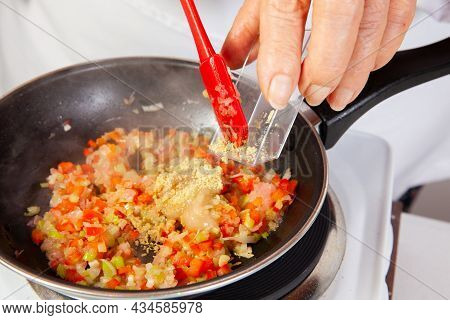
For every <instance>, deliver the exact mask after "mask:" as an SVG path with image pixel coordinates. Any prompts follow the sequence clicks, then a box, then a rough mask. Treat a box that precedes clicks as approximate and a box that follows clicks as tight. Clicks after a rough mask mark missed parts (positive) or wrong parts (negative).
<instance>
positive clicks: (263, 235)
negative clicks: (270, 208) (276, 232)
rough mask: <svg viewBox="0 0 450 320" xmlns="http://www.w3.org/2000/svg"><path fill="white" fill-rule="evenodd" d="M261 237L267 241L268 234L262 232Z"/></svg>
mask: <svg viewBox="0 0 450 320" xmlns="http://www.w3.org/2000/svg"><path fill="white" fill-rule="evenodd" d="M261 237H263V238H264V239H267V238H268V237H269V233H268V232H263V233H262V234H261Z"/></svg>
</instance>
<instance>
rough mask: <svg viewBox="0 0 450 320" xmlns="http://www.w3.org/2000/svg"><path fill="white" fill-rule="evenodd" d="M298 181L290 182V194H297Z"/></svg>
mask: <svg viewBox="0 0 450 320" xmlns="http://www.w3.org/2000/svg"><path fill="white" fill-rule="evenodd" d="M297 183H298V182H297V180H291V181H289V185H288V187H287V191H288V192H289V193H291V194H292V193H294V192H295V189H296V188H297Z"/></svg>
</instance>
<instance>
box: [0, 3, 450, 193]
mask: <svg viewBox="0 0 450 320" xmlns="http://www.w3.org/2000/svg"><path fill="white" fill-rule="evenodd" d="M2 2H3V3H4V4H1V3H0V92H1V93H4V92H6V91H8V90H10V89H11V88H13V87H15V86H17V85H19V84H20V83H22V82H24V81H27V80H29V79H32V78H33V77H35V76H37V75H40V74H42V73H45V72H48V71H50V70H54V69H57V68H60V67H63V66H67V65H70V64H74V63H79V62H85V61H86V60H95V59H102V58H110V57H119V56H142V55H147V56H172V57H181V58H189V59H196V51H195V48H194V44H193V41H192V38H191V36H190V33H189V30H188V27H187V24H186V22H185V18H184V16H183V13H182V10H181V7H180V5H179V1H178V0H64V1H61V0H2ZM445 2H446V0H423V1H419V10H418V11H417V14H416V17H415V20H414V23H413V25H414V24H417V25H415V26H414V27H413V28H412V29H411V30H410V31H409V32H408V33H407V36H406V39H405V42H404V44H403V46H402V48H411V47H417V46H421V45H425V44H427V43H432V42H434V41H437V40H440V39H443V38H445V37H448V36H450V23H446V22H445V21H449V20H450V10H449V5H447V7H446V9H447V10H445V9H444V10H440V11H438V12H436V13H435V14H434V15H433V18H428V19H425V20H423V18H424V17H425V16H426V15H427V14H428V13H429V12H433V11H434V10H435V9H437V8H439V7H440V6H442V4H443V3H445ZM241 3H242V1H241V0H239V1H238V0H235V1H230V0H214V1H208V0H197V4H198V7H199V11H200V12H201V14H202V17H203V20H204V23H205V25H206V28H207V29H208V33H209V35H210V37H211V40H212V42H213V44H214V45H215V46H216V47H217V48H220V45H221V43H222V42H223V39H224V38H225V36H226V32H227V31H228V29H229V27H230V26H231V23H232V21H233V18H234V16H235V15H236V12H237V10H238V8H239V6H240V4H241ZM5 4H6V6H5ZM7 6H8V7H7ZM422 20H423V21H422ZM449 89H450V77H448V76H447V77H445V78H442V79H438V80H435V81H432V82H429V83H427V84H424V85H421V86H419V87H416V88H413V89H410V90H407V91H405V92H402V93H400V94H398V95H396V96H394V97H392V98H390V99H388V100H387V101H385V102H383V103H381V104H380V105H379V106H377V107H376V108H374V110H371V111H370V112H369V113H368V114H366V115H365V116H364V117H363V118H362V119H361V120H360V121H358V122H357V123H356V124H355V125H354V127H353V128H355V129H357V130H360V131H365V132H369V133H372V134H375V135H377V136H380V137H382V138H384V139H385V140H386V141H388V143H389V144H390V146H391V148H392V151H393V156H394V174H395V182H394V197H398V196H399V195H401V194H402V193H403V192H405V191H406V190H407V189H408V188H410V187H412V186H416V185H421V184H425V183H429V182H432V181H437V180H443V179H448V178H450V130H449V129H448V127H449V125H448V122H449V120H450V99H449V94H448V91H449ZM0 116H1V115H0ZM360 147H361V146H358V148H360Z"/></svg>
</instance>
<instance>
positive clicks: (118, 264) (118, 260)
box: [111, 256, 125, 268]
mask: <svg viewBox="0 0 450 320" xmlns="http://www.w3.org/2000/svg"><path fill="white" fill-rule="evenodd" d="M111 263H112V264H113V265H114V267H116V268H121V267H125V262H124V261H123V258H122V257H121V256H114V257H112V259H111Z"/></svg>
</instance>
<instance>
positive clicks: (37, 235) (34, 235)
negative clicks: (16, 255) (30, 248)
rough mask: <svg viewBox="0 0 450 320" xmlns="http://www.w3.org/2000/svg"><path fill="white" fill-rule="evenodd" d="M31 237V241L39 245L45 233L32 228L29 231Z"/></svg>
mask: <svg viewBox="0 0 450 320" xmlns="http://www.w3.org/2000/svg"><path fill="white" fill-rule="evenodd" d="M31 239H32V240H33V242H34V243H35V244H37V245H40V244H41V243H42V241H44V239H45V234H44V233H43V232H42V231H40V230H38V229H34V230H33V231H32V232H31Z"/></svg>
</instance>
